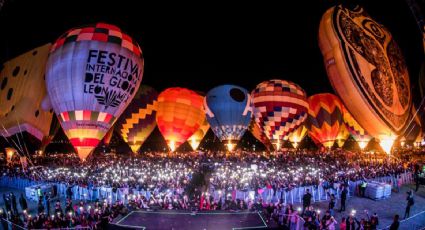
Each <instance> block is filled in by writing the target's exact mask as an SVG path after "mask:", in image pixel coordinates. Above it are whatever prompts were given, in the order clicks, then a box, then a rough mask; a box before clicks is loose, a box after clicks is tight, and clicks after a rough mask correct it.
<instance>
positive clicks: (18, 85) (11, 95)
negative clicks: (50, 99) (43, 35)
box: [0, 44, 53, 150]
mask: <svg viewBox="0 0 425 230" xmlns="http://www.w3.org/2000/svg"><path fill="white" fill-rule="evenodd" d="M50 46H51V45H50V44H47V45H44V46H41V47H38V48H35V49H33V50H31V51H29V52H26V53H24V54H22V55H20V56H18V57H16V58H14V59H12V60H9V61H7V62H6V63H4V64H3V70H2V71H1V73H0V135H1V136H3V137H10V136H13V135H15V134H18V133H20V134H22V133H23V132H26V133H29V134H31V136H33V137H34V138H35V139H38V140H40V141H41V140H42V139H43V137H44V136H48V135H49V128H50V123H51V121H52V116H53V110H51V111H49V110H47V111H44V110H43V109H42V102H43V100H45V98H47V92H46V86H45V84H44V79H43V77H44V73H45V64H46V61H47V57H48V55H49V50H50ZM21 147H22V146H21ZM19 148H20V147H19ZM18 150H19V149H18ZM21 150H22V149H21Z"/></svg>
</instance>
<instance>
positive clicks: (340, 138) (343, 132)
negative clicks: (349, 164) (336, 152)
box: [336, 123, 350, 148]
mask: <svg viewBox="0 0 425 230" xmlns="http://www.w3.org/2000/svg"><path fill="white" fill-rule="evenodd" d="M348 137H350V132H349V131H348V129H347V127H346V126H345V124H344V123H342V124H341V126H340V127H339V131H338V135H337V136H336V144H337V145H338V147H340V148H342V147H343V146H344V143H345V141H346V140H347V139H348Z"/></svg>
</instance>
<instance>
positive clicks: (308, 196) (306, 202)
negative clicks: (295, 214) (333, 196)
mask: <svg viewBox="0 0 425 230" xmlns="http://www.w3.org/2000/svg"><path fill="white" fill-rule="evenodd" d="M311 197H312V196H311V194H310V189H307V190H306V193H305V194H304V196H303V213H304V211H305V209H306V208H307V207H309V206H310V204H311Z"/></svg>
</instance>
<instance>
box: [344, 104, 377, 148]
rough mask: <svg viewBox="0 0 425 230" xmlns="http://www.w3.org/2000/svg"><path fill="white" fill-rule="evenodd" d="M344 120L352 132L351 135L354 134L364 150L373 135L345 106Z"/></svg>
mask: <svg viewBox="0 0 425 230" xmlns="http://www.w3.org/2000/svg"><path fill="white" fill-rule="evenodd" d="M343 120H344V123H345V126H346V127H347V129H348V132H350V134H351V136H353V138H354V140H355V141H356V142H357V144H358V145H359V147H360V149H362V150H363V149H364V148H365V147H366V145H367V144H368V143H369V141H370V140H371V139H372V137H371V136H370V135H369V134H368V133H367V132H366V130H364V129H363V128H362V127H361V126H360V125H359V123H357V121H356V120H355V119H354V117H353V116H351V114H350V112H348V110H347V109H345V107H344V108H343Z"/></svg>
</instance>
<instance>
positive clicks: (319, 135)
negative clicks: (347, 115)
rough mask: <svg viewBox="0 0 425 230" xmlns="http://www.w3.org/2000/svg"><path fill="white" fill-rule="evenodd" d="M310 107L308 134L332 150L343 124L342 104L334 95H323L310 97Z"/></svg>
mask: <svg viewBox="0 0 425 230" xmlns="http://www.w3.org/2000/svg"><path fill="white" fill-rule="evenodd" d="M308 105H309V109H308V117H307V122H306V126H307V129H308V134H309V135H310V136H311V137H312V139H313V140H315V141H317V142H319V143H320V144H322V145H323V146H324V147H326V148H331V147H332V146H333V145H334V142H335V140H336V138H337V136H338V132H339V129H340V127H341V125H342V124H343V121H342V106H343V105H342V102H341V101H340V100H339V98H338V97H337V96H335V95H333V94H330V93H321V94H315V95H313V96H310V97H309V98H308Z"/></svg>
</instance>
